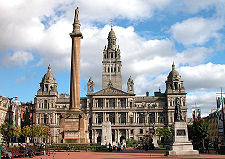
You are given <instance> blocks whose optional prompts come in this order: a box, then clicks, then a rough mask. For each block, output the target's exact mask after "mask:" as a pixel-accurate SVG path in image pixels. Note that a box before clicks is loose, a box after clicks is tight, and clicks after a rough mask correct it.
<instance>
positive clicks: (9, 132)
mask: <svg viewBox="0 0 225 159" xmlns="http://www.w3.org/2000/svg"><path fill="white" fill-rule="evenodd" d="M13 131H14V127H13V126H12V125H9V124H8V123H7V122H4V123H3V124H2V125H1V134H2V136H3V137H4V138H5V139H6V140H7V142H8V146H9V142H10V140H11V138H12V137H13Z"/></svg>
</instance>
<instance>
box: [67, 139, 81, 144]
mask: <svg viewBox="0 0 225 159" xmlns="http://www.w3.org/2000/svg"><path fill="white" fill-rule="evenodd" d="M65 141H66V143H78V139H65Z"/></svg>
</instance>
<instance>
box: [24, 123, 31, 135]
mask: <svg viewBox="0 0 225 159" xmlns="http://www.w3.org/2000/svg"><path fill="white" fill-rule="evenodd" d="M22 133H23V136H24V137H25V138H28V137H31V128H30V126H29V125H27V126H24V127H23V132H22Z"/></svg>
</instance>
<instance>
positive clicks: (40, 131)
mask: <svg viewBox="0 0 225 159" xmlns="http://www.w3.org/2000/svg"><path fill="white" fill-rule="evenodd" d="M36 128H37V129H36V131H37V134H36V136H35V137H42V136H43V135H44V127H43V126H42V125H38V126H36Z"/></svg>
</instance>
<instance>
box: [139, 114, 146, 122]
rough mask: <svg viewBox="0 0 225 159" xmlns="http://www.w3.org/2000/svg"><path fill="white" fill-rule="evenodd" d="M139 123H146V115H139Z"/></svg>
mask: <svg viewBox="0 0 225 159" xmlns="http://www.w3.org/2000/svg"><path fill="white" fill-rule="evenodd" d="M139 123H145V115H144V113H139Z"/></svg>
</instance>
